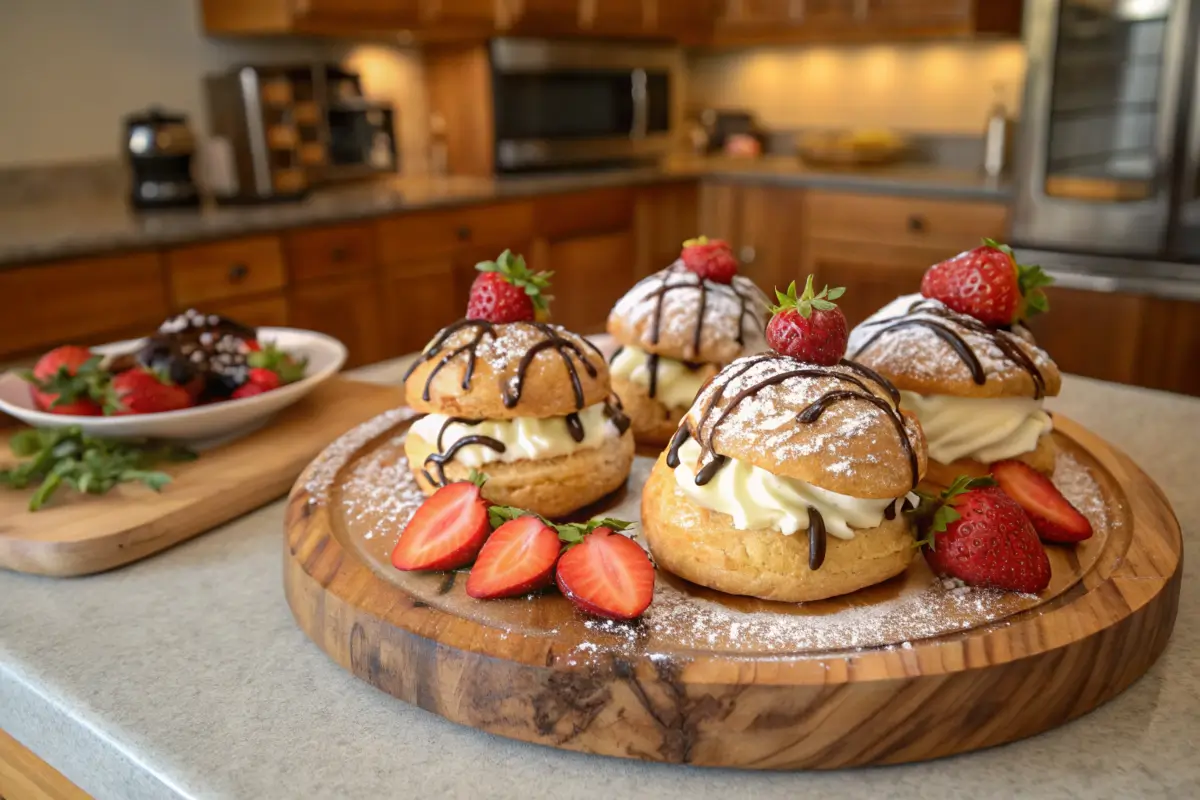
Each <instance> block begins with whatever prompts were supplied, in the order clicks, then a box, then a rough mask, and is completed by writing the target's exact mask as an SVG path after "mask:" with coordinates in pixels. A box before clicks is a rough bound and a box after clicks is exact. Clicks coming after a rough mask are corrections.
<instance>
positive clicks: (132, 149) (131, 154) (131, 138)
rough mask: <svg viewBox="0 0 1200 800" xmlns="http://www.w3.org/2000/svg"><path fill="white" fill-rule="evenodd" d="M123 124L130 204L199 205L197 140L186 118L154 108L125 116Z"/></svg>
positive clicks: (147, 206)
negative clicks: (195, 160) (195, 164)
mask: <svg viewBox="0 0 1200 800" xmlns="http://www.w3.org/2000/svg"><path fill="white" fill-rule="evenodd" d="M124 124H125V153H126V155H127V157H128V158H129V169H130V173H131V175H130V195H129V202H130V204H131V205H132V206H133V207H134V208H135V209H138V210H140V211H149V210H155V209H165V208H195V207H197V206H199V205H200V192H199V190H198V188H197V187H196V182H195V181H194V180H193V179H192V156H193V155H194V154H195V150H196V139H195V137H194V136H193V135H192V131H191V129H190V128H189V127H188V124H187V118H186V117H185V116H184V115H182V114H174V113H171V112H168V111H164V110H162V109H160V108H156V107H155V108H150V109H148V110H146V111H140V112H137V113H134V114H130V115H128V116H126V117H125V119H124Z"/></svg>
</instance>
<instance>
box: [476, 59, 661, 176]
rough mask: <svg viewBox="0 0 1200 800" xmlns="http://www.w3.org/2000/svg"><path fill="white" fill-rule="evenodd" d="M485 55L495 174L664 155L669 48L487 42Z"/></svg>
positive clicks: (580, 165)
mask: <svg viewBox="0 0 1200 800" xmlns="http://www.w3.org/2000/svg"><path fill="white" fill-rule="evenodd" d="M490 55H491V66H492V98H493V108H494V118H495V147H496V169H497V171H499V172H504V173H513V172H528V171H534V170H546V169H555V168H579V167H585V166H591V165H603V164H612V163H636V162H646V161H653V160H656V159H658V158H660V157H661V156H663V155H664V154H665V153H666V152H667V150H668V149H669V146H670V140H671V98H672V91H673V90H674V87H673V85H672V83H673V81H674V75H675V73H676V71H677V64H678V59H679V56H678V51H677V50H675V49H674V48H671V47H662V46H637V45H627V44H622V43H610V42H559V41H546V40H541V39H495V40H493V41H492V43H491V54H490Z"/></svg>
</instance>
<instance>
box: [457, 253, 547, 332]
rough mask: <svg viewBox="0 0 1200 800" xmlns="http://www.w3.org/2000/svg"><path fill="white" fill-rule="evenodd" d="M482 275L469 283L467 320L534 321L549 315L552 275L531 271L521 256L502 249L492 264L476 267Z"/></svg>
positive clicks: (482, 264)
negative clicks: (547, 291) (549, 291)
mask: <svg viewBox="0 0 1200 800" xmlns="http://www.w3.org/2000/svg"><path fill="white" fill-rule="evenodd" d="M475 269H477V270H479V272H480V273H481V274H480V275H479V276H478V277H476V278H475V282H474V283H472V284H471V294H470V296H469V298H468V300H467V319H480V320H486V321H488V322H496V323H501V322H533V321H534V320H539V321H542V320H545V319H547V318H548V317H549V314H550V299H551V298H550V296H549V295H547V294H546V293H545V292H546V290H547V289H549V288H550V276H551V275H553V274H554V273H553V272H534V271H533V270H531V269H529V267H527V266H526V265H525V258H524V257H523V256H514V255H513V254H512V251H511V250H505V251H504V252H503V253H501V254H500V257H499V258H497V259H496V260H495V261H481V262H480V263H478V264H476V265H475Z"/></svg>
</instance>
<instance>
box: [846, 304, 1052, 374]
mask: <svg viewBox="0 0 1200 800" xmlns="http://www.w3.org/2000/svg"><path fill="white" fill-rule="evenodd" d="M847 357H849V358H852V359H854V360H855V361H858V362H860V363H862V364H864V365H866V366H868V367H870V368H871V369H874V370H876V371H877V372H879V373H880V374H881V375H883V376H884V377H886V378H887V379H888V380H890V381H891V382H892V383H894V384H895V385H896V386H897V387H899V388H900V389H904V390H906V391H911V392H917V393H918V394H944V395H952V396H955V397H1036V398H1041V397H1043V396H1045V397H1053V396H1054V395H1056V394H1058V392H1059V389H1060V388H1061V386H1062V376H1061V375H1060V374H1059V371H1058V367H1057V366H1056V365H1055V363H1054V361H1052V360H1051V358H1050V356H1049V355H1047V354H1046V352H1045V351H1044V350H1042V349H1041V348H1040V347H1038V346H1037V345H1036V344H1035V343H1034V341H1033V337H1032V336H1030V335H1029V333H1028V331H1026V330H1024V329H1020V328H1019V329H1018V330H1017V332H1009V331H1005V330H996V329H993V328H989V327H987V326H986V325H984V324H983V323H981V322H979V321H978V320H976V319H974V318H973V317H969V316H966V315H965V314H959V313H957V312H955V311H952V310H950V309H949V308H947V307H946V306H945V305H943V304H942V303H941V302H939V301H937V300H931V299H928V298H924V297H921V296H920V295H916V294H913V295H905V296H903V297H900V298H897V299H896V300H894V301H892V302H891V303H889V304H888V305H886V306H884V307H883V308H882V309H880V310H879V311H877V312H876V313H875V314H874V315H872V316H871V317H869V318H868V319H867V320H866V321H865V322H863V323H862V324H861V325H859V326H858V327H856V328H855V329H854V330H853V331H851V332H850V344H849V347H848V348H847Z"/></svg>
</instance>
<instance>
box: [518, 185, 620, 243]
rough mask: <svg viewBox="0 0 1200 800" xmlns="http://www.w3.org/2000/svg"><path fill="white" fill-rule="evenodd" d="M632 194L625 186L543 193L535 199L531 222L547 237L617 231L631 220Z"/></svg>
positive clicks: (557, 237) (564, 237)
mask: <svg viewBox="0 0 1200 800" xmlns="http://www.w3.org/2000/svg"><path fill="white" fill-rule="evenodd" d="M634 196H635V195H634V191H633V189H629V188H622V189H596V190H593V191H588V192H576V193H573V194H552V195H547V196H546V197H540V198H538V200H537V204H536V206H535V207H534V224H535V225H536V226H537V232H538V235H539V236H544V237H546V238H547V239H566V238H569V237H571V236H578V235H580V234H588V233H606V232H609V231H619V230H622V229H624V228H628V227H629V226H630V225H632V224H633V207H634Z"/></svg>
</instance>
